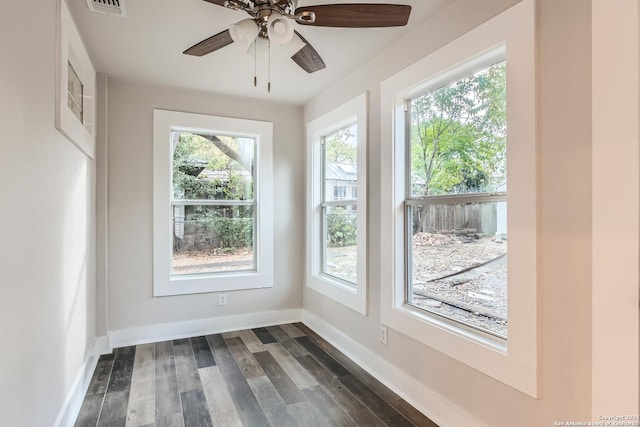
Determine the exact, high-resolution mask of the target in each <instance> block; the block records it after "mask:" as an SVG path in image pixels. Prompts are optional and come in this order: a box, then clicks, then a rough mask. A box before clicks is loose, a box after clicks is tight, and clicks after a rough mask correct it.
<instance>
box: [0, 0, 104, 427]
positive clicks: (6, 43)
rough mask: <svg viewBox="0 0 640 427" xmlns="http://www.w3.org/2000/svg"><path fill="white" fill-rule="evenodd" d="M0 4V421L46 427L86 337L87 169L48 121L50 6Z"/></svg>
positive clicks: (90, 270) (89, 164) (89, 322)
mask: <svg viewBox="0 0 640 427" xmlns="http://www.w3.org/2000/svg"><path fill="white" fill-rule="evenodd" d="M0 9H1V10H2V11H1V12H0V40H2V42H1V43H0V58H1V59H0V61H1V62H0V63H1V65H0V94H1V95H0V196H1V198H2V200H3V201H4V202H3V203H2V206H1V207H0V291H1V292H2V297H0V337H1V339H2V346H3V351H2V354H1V355H0V425H3V426H12V427H20V426H52V425H54V423H55V422H56V419H57V418H58V416H59V414H61V412H62V410H63V408H64V406H65V398H66V397H68V396H69V395H70V394H71V393H72V389H73V388H74V384H77V383H76V379H77V378H78V377H79V375H81V374H82V372H83V371H84V369H83V366H85V359H86V357H87V355H88V353H89V352H90V349H91V348H92V347H93V344H94V342H95V314H94V312H95V261H94V258H95V254H94V251H95V244H94V239H93V233H94V229H95V225H94V223H95V215H94V208H93V206H94V204H95V192H94V190H93V189H94V186H95V168H94V162H93V160H91V159H89V158H87V157H86V156H85V155H84V154H83V153H81V152H80V150H78V149H77V148H76V147H75V146H74V145H72V144H71V143H70V142H69V140H67V139H66V138H65V137H64V136H63V135H62V134H61V133H60V132H58V131H57V130H56V128H55V125H54V123H55V122H54V111H55V110H54V106H55V86H54V85H55V83H56V79H55V55H56V54H55V52H56V49H55V34H56V2H55V1H50V0H39V1H29V2H4V3H3V4H2V6H1V7H0Z"/></svg>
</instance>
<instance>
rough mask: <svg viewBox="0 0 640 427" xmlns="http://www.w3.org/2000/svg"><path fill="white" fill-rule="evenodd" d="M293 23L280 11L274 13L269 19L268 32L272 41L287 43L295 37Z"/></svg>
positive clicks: (281, 43)
mask: <svg viewBox="0 0 640 427" xmlns="http://www.w3.org/2000/svg"><path fill="white" fill-rule="evenodd" d="M293 31H294V30H293V23H292V22H291V20H290V19H289V18H286V17H284V16H282V15H280V14H279V13H272V14H271V16H269V19H268V20H267V34H268V35H269V40H271V41H272V42H274V43H276V44H279V45H281V46H282V45H285V44H287V43H289V42H290V41H291V39H292V38H293Z"/></svg>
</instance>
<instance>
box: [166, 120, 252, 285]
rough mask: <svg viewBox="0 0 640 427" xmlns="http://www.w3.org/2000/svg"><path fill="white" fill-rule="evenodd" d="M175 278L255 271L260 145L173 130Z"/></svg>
mask: <svg viewBox="0 0 640 427" xmlns="http://www.w3.org/2000/svg"><path fill="white" fill-rule="evenodd" d="M172 140H173V141H176V146H175V149H174V152H173V159H172V171H171V172H172V183H173V185H172V200H171V206H172V209H171V210H172V212H173V230H174V233H173V257H172V270H171V274H172V275H192V274H213V273H222V272H224V273H228V272H233V271H255V270H256V256H257V253H256V250H255V249H256V247H255V241H254V236H255V235H256V232H257V230H255V227H256V217H255V215H256V212H257V210H256V200H255V198H254V187H255V185H256V183H257V182H256V181H257V179H256V178H257V177H256V176H255V170H256V168H255V159H256V156H255V154H256V149H257V146H256V140H255V139H254V138H246V137H234V136H224V135H207V134H197V133H191V132H179V131H174V132H173V133H172Z"/></svg>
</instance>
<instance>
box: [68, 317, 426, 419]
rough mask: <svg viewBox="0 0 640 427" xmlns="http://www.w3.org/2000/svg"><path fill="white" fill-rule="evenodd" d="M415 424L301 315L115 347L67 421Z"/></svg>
mask: <svg viewBox="0 0 640 427" xmlns="http://www.w3.org/2000/svg"><path fill="white" fill-rule="evenodd" d="M125 425H126V426H157V427H161V426H185V427H188V426H197V427H201V426H221V427H235V426H238V427H240V426H246V427H254V426H255V427H263V426H272V427H286V426H304V427H314V426H324V427H329V426H330V427H334V426H367V427H376V426H380V427H382V426H394V427H395V426H419V427H422V426H425V427H437V426H436V424H434V423H433V422H432V421H430V420H429V419H428V418H426V417H425V416H424V415H422V414H421V413H420V412H418V411H417V410H416V409H414V408H413V407H412V406H411V405H409V404H408V403H407V402H405V401H404V400H402V399H400V397H398V396H397V395H396V394H395V393H393V392H392V391H391V390H389V388H387V387H386V386H384V385H383V384H382V383H380V382H379V381H377V380H376V379H375V378H373V377H372V376H371V375H369V374H368V373H367V372H365V371H364V370H363V369H362V368H360V367H359V366H358V365H356V364H355V363H354V362H353V361H351V360H350V359H349V358H347V357H346V356H345V355H344V354H342V353H341V352H340V351H338V350H337V349H336V348H335V347H333V346H332V345H330V344H329V343H328V342H326V341H325V340H323V339H322V338H321V337H320V336H318V335H317V334H316V333H315V332H313V331H312V330H311V329H309V328H308V327H307V326H305V325H304V324H302V323H296V324H287V325H280V326H273V327H268V328H256V329H252V330H244V331H238V332H230V333H225V334H215V335H208V336H206V337H195V338H187V339H180V340H174V341H165V342H159V343H155V344H143V345H138V346H132V347H122V348H118V349H115V350H114V351H113V353H112V354H108V355H104V356H101V357H100V360H99V361H98V365H97V367H96V370H95V373H94V375H93V378H92V379H91V384H90V386H89V390H88V391H87V395H86V397H85V399H84V402H83V404H82V408H81V409H80V414H79V416H78V419H77V421H76V426H83V427H84V426H125Z"/></svg>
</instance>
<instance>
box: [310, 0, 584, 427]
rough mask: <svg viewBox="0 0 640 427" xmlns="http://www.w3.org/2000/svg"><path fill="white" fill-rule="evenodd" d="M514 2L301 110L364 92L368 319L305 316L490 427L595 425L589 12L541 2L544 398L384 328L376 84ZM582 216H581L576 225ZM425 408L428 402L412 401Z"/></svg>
mask: <svg viewBox="0 0 640 427" xmlns="http://www.w3.org/2000/svg"><path fill="white" fill-rule="evenodd" d="M514 3H517V1H516V0H511V1H507V0H504V1H499V0H493V1H483V2H477V1H473V0H460V1H457V2H454V3H452V4H451V5H450V6H449V7H448V8H446V9H444V10H442V11H441V12H440V14H439V15H438V16H436V17H435V18H433V20H431V21H428V22H425V23H424V25H423V26H422V27H421V28H419V29H418V30H416V31H415V32H413V33H412V34H410V35H408V36H406V38H404V39H401V40H399V41H398V42H397V43H396V44H395V45H393V46H392V47H391V48H389V49H388V50H386V51H383V52H382V53H381V54H380V55H379V56H377V57H376V58H374V59H373V60H372V61H370V62H369V63H368V64H365V65H364V66H362V67H361V68H359V69H358V70H356V71H355V72H354V73H353V74H351V75H349V76H347V77H345V78H343V79H342V80H340V81H338V82H337V83H336V84H335V85H333V86H332V87H331V88H329V89H327V90H325V91H323V93H322V95H320V96H318V97H317V98H316V99H314V100H313V101H311V102H310V103H308V104H307V105H306V106H305V121H309V120H312V119H314V118H316V117H318V116H319V115H321V114H323V113H325V112H327V111H329V110H330V109H331V108H333V107H336V106H338V105H340V104H341V103H343V102H344V101H346V100H348V99H350V98H351V97H353V96H355V95H357V94H359V93H362V92H363V91H365V90H368V91H369V94H370V96H369V100H370V101H369V108H370V109H369V161H368V168H369V181H368V182H369V206H368V209H369V217H368V218H369V229H368V232H369V235H368V238H369V240H368V241H369V247H368V250H369V273H368V277H369V278H370V279H369V292H370V294H369V295H370V299H369V313H370V315H369V316H368V317H363V316H361V315H359V314H357V313H355V312H353V311H350V310H349V309H347V308H345V307H343V306H342V305H340V304H337V303H335V302H333V301H331V300H329V299H327V298H325V297H323V296H322V295H320V294H318V293H316V292H314V291H312V290H309V289H305V294H304V309H305V310H307V311H308V312H310V313H312V314H313V315H314V316H317V317H316V318H321V319H323V320H324V321H325V322H327V323H328V324H329V326H330V327H333V328H336V329H338V330H339V331H340V332H342V333H344V334H346V335H347V336H349V337H351V339H353V340H355V341H356V342H357V343H358V344H360V345H362V346H364V347H366V348H367V349H368V350H370V351H371V352H372V353H373V354H374V355H377V356H379V357H381V358H383V359H384V360H386V361H387V362H389V363H390V364H391V365H393V366H394V367H397V368H398V369H401V370H402V371H404V372H405V373H406V374H407V375H408V376H409V377H411V378H413V379H415V380H416V381H417V382H418V383H419V384H420V385H422V386H424V387H425V388H427V389H429V390H431V391H432V392H434V393H435V394H436V395H437V396H439V397H441V398H443V399H445V400H447V401H449V402H450V403H452V404H453V405H455V406H457V407H458V408H459V409H460V410H461V411H465V412H466V413H467V414H469V415H470V416H471V417H472V418H475V419H476V420H477V423H478V424H482V425H486V426H491V427H501V426H504V427H507V426H513V425H518V426H531V427H539V426H547V425H553V422H554V421H571V420H575V421H585V420H589V419H591V355H590V351H591V292H590V290H591V287H590V285H591V280H592V279H591V269H590V265H591V207H592V206H591V202H592V198H591V192H590V191H591V190H590V185H591V160H592V156H591V114H592V110H591V73H590V69H591V2H589V1H584V0H563V1H557V0H539V1H538V2H537V6H536V12H537V31H538V34H537V47H538V51H537V55H538V58H537V60H538V65H537V68H538V69H537V75H538V111H539V117H538V119H539V121H538V136H539V155H538V167H539V172H540V193H539V204H540V206H541V208H540V212H539V221H540V222H539V233H540V235H539V240H538V241H539V243H540V247H539V259H540V265H539V272H538V274H539V277H540V286H539V289H540V301H541V304H540V307H541V309H540V310H541V311H540V315H539V318H540V319H541V321H540V325H539V333H540V337H541V343H540V354H539V365H540V395H541V397H540V398H539V399H538V400H536V399H533V398H530V397H528V396H526V395H524V394H522V393H520V392H518V391H516V390H514V389H512V388H510V387H508V386H506V385H504V384H502V383H500V382H498V381H496V380H493V379H491V378H489V377H488V376H486V375H483V374H482V373H480V372H477V371H475V370H474V369H472V368H470V367H468V366H466V365H464V364H461V363H459V362H457V361H455V360H452V359H450V358H448V357H446V356H444V355H442V354H440V353H438V352H436V351H434V350H433V349H431V348H430V347H428V346H424V345H422V344H420V343H418V342H417V341H415V340H413V339H411V338H409V337H407V336H405V335H403V334H401V333H399V332H397V331H394V330H389V334H388V341H389V345H388V346H384V345H382V344H379V343H378V330H379V323H380V295H379V293H380V281H379V279H378V278H377V272H378V267H379V265H380V263H381V262H385V260H382V259H381V258H380V249H379V246H380V233H379V229H380V214H379V208H378V206H380V194H379V190H378V189H379V188H380V182H381V181H380V180H381V177H380V164H381V161H382V159H381V155H380V120H381V118H380V82H381V81H382V80H384V79H385V78H387V77H389V76H391V75H392V74H394V73H396V72H398V71H400V70H401V69H403V68H404V67H406V66H407V65H409V64H411V63H413V62H415V61H417V60H419V59H421V58H423V57H424V56H426V55H427V54H428V53H430V52H432V51H433V50H435V49H436V48H438V47H440V46H442V45H443V44H445V43H446V42H447V41H450V40H452V39H453V38H455V37H456V36H457V35H460V34H462V33H464V32H465V31H467V30H468V29H470V28H472V27H474V26H476V25H478V24H479V23H481V22H484V21H486V20H487V19H488V18H490V17H491V16H494V15H495V14H497V13H498V12H499V11H501V10H503V9H505V8H506V7H508V6H509V5H511V4H514ZM576 212H580V213H581V214H580V215H576V214H575V213H576ZM418 403H420V406H421V407H425V408H429V406H430V405H429V402H428V401H424V399H423V401H422V402H418Z"/></svg>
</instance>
